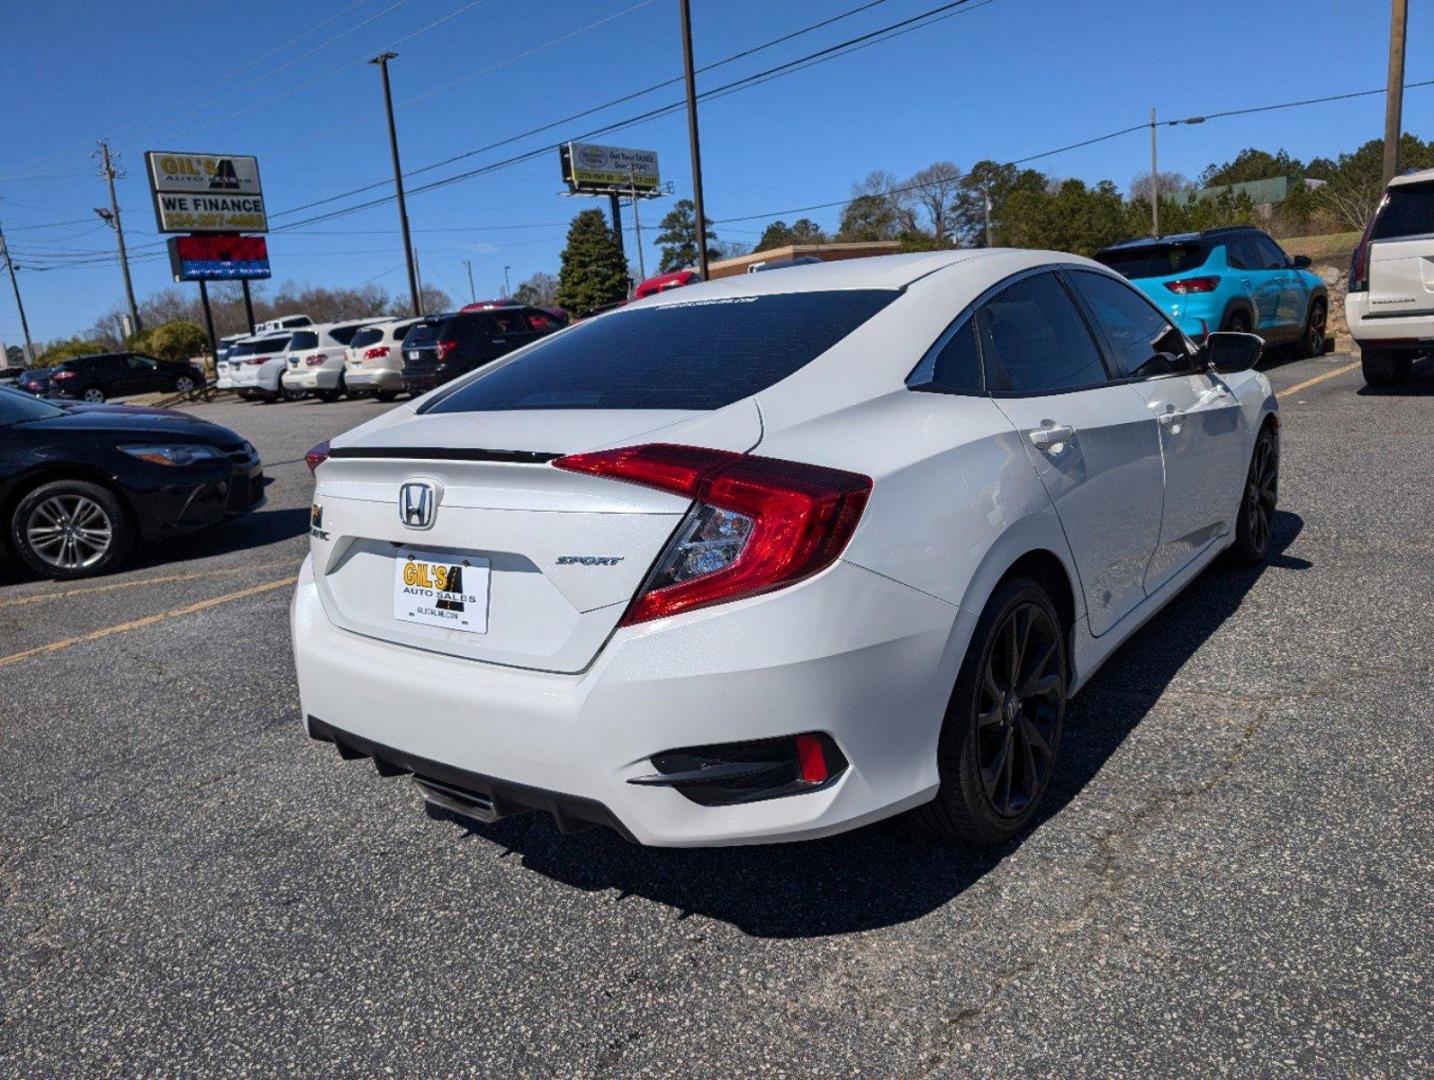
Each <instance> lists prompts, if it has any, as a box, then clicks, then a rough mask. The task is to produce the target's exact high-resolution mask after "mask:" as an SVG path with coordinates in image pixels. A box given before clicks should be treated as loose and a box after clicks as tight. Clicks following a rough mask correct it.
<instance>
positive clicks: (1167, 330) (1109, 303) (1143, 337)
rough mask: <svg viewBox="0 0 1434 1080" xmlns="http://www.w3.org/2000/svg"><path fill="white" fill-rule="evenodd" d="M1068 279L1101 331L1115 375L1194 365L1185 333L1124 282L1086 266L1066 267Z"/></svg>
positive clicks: (1168, 370)
mask: <svg viewBox="0 0 1434 1080" xmlns="http://www.w3.org/2000/svg"><path fill="white" fill-rule="evenodd" d="M1070 281H1071V284H1072V285H1074V286H1075V289H1076V291H1077V292H1078V293H1080V295H1081V296H1082V297H1083V298H1084V299H1085V302H1086V304H1087V305H1089V307H1090V309H1091V313H1092V314H1093V315H1094V316H1095V321H1096V324H1097V325H1098V326H1099V327H1100V329H1101V331H1102V332H1103V333H1104V334H1105V340H1106V342H1107V343H1108V344H1109V345H1110V350H1111V353H1112V354H1113V356H1114V359H1115V366H1116V369H1117V371H1118V372H1119V373H1120V374H1122V375H1133V376H1136V377H1138V378H1150V377H1152V376H1156V375H1169V374H1172V373H1174V372H1177V371H1189V370H1190V369H1191V368H1192V367H1193V366H1194V361H1193V359H1192V358H1191V355H1190V350H1189V348H1188V347H1187V346H1186V344H1185V335H1184V334H1182V333H1181V332H1180V331H1179V330H1177V329H1176V328H1175V327H1173V326H1171V325H1170V321H1169V320H1168V319H1166V318H1165V316H1164V315H1162V314H1161V313H1160V312H1159V311H1157V310H1156V309H1155V308H1154V307H1153V306H1152V305H1151V304H1150V302H1149V301H1148V300H1146V299H1145V297H1143V296H1141V295H1140V294H1139V293H1138V292H1136V291H1135V290H1134V289H1132V288H1131V287H1130V286H1129V285H1126V284H1125V283H1124V282H1121V281H1117V280H1115V279H1114V278H1112V277H1108V276H1106V275H1105V274H1096V273H1092V272H1091V271H1089V270H1073V271H1071V272H1070Z"/></svg>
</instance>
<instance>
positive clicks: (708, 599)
mask: <svg viewBox="0 0 1434 1080" xmlns="http://www.w3.org/2000/svg"><path fill="white" fill-rule="evenodd" d="M553 464H554V465H556V466H557V467H558V468H560V469H567V470H569V471H570V472H581V473H589V474H591V475H594V476H606V477H611V478H613V479H615V480H625V481H627V482H629V483H633V484H642V485H644V486H647V487H654V488H658V489H660V490H662V491H670V492H672V493H673V494H675V495H681V496H684V497H686V498H690V499H692V500H694V506H693V508H692V510H691V511H690V512H689V513H688V515H687V517H686V518H685V519H684V520H683V523H682V525H680V526H679V527H678V531H677V532H676V533H675V534H674V535H673V538H672V540H671V541H669V543H668V546H667V549H666V550H665V551H664V552H663V554H662V557H661V558H659V559H658V561H657V564H656V566H655V567H654V568H653V571H652V574H651V575H650V576H649V578H648V581H647V584H646V586H645V588H644V591H643V592H642V593H640V594H639V595H638V596H637V598H636V599H635V600H634V601H633V603H632V606H631V607H630V608H629V609H628V611H627V614H626V615H625V616H624V617H623V620H622V621H623V625H625V626H631V625H632V624H634V623H640V622H646V621H647V620H649V619H659V618H662V617H664V616H667V615H675V614H677V613H678V612H680V611H689V610H691V609H693V608H699V607H707V606H708V605H711V604H720V603H726V602H727V601H729V600H736V599H739V598H741V597H746V596H755V595H757V594H759V593H764V592H770V591H771V590H773V589H779V588H782V587H784V586H786V585H790V584H792V583H794V582H796V581H800V580H801V579H802V578H805V577H810V576H811V575H812V574H815V573H817V572H818V571H820V570H823V569H825V568H826V567H827V566H829V565H831V563H832V562H834V561H835V560H836V558H837V557H838V556H839V555H840V554H841V552H842V550H843V549H844V548H845V547H846V545H847V541H849V540H850V539H851V535H852V533H853V532H854V531H855V530H856V526H857V523H858V522H859V521H860V520H861V514H862V511H863V510H864V509H865V507H866V501H867V497H868V496H869V495H870V494H871V488H872V480H871V477H869V476H862V475H861V474H859V473H851V472H844V471H842V470H839V469H828V468H825V467H823V466H819V465H804V464H801V463H799V462H795V461H782V460H780V459H777V458H766V457H755V456H752V455H747V454H735V453H732V452H731V451H727V450H709V449H705V448H702V447H695V446H673V445H671V444H666V443H654V444H652V445H649V446H630V447H625V448H623V449H620V450H602V451H598V452H597V453H592V454H573V455H569V456H568V457H563V458H559V459H558V460H557V461H555V462H553Z"/></svg>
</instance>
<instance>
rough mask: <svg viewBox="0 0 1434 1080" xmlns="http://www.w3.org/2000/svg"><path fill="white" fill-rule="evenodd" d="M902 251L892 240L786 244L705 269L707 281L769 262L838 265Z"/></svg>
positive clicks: (718, 263)
mask: <svg viewBox="0 0 1434 1080" xmlns="http://www.w3.org/2000/svg"><path fill="white" fill-rule="evenodd" d="M900 250H901V245H900V244H899V243H897V242H896V241H895V240H874V241H870V242H864V243H856V244H788V245H786V246H785V247H779V248H769V249H767V250H766V251H754V252H752V253H751V254H750V255H738V256H737V257H736V258H733V259H722V260H720V261H718V262H714V263H710V264H709V265H708V267H707V276H708V278H709V279H712V280H716V279H717V278H724V277H732V276H733V275H734V274H747V273H751V272H752V271H753V270H756V269H759V268H761V267H762V266H763V265H765V264H768V263H791V262H798V263H800V262H813V261H816V262H837V261H839V260H841V259H865V258H867V257H868V256H871V255H894V254H896V253H897V252H898V251H900Z"/></svg>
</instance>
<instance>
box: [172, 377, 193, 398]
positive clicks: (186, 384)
mask: <svg viewBox="0 0 1434 1080" xmlns="http://www.w3.org/2000/svg"><path fill="white" fill-rule="evenodd" d="M193 389H194V379H193V378H192V377H191V376H189V375H181V376H179V377H178V378H177V379H175V380H174V392H175V393H176V394H188V393H190V392H191V391H192V390H193Z"/></svg>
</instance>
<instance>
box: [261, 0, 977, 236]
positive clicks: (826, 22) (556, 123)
mask: <svg viewBox="0 0 1434 1080" xmlns="http://www.w3.org/2000/svg"><path fill="white" fill-rule="evenodd" d="M886 2H887V0H867V2H866V3H862V4H858V5H857V6H856V7H853V8H848V9H847V10H845V11H842V12H838V13H837V14H836V15H832V16H829V17H828V18H825V19H822V20H820V21H818V22H814V23H810V24H808V25H806V26H803V27H801V28H799V29H797V30H794V31H791V32H789V33H786V34H782V35H781V36H779V37H775V38H772V39H770V40H768V41H764V42H762V43H761V44H759V45H754V46H752V47H750V48H747V49H743V50H742V51H740V52H736V53H733V54H732V55H731V56H727V57H724V58H723V59H721V60H717V61H714V62H713V63H710V64H707V65H706V66H704V67H700V68H698V69H697V74H699V75H701V74H703V73H705V72H708V71H712V70H714V69H716V68H719V67H724V66H726V65H727V64H732V63H736V62H737V61H738V60H743V59H745V58H747V57H749V56H753V55H755V54H757V53H759V52H763V51H764V50H766V49H771V48H774V47H776V46H777V45H781V44H784V43H785V42H788V41H791V40H793V39H795V38H798V37H801V36H803V35H804V34H809V33H812V32H814V31H816V30H820V29H822V28H823V27H826V26H830V25H832V24H833V23H836V22H839V21H841V20H843V19H848V18H851V17H852V16H854V15H858V14H860V13H861V12H863V11H867V10H869V9H871V8H874V7H877V6H879V5H881V4H884V3H886ZM962 2H964V0H962ZM682 78H683V77H682V76H681V75H677V76H675V77H673V78H671V79H665V80H663V81H662V82H658V83H653V84H652V85H651V86H647V87H644V88H643V89H641V90H634V91H633V92H631V93H628V94H623V95H622V96H620V97H615V98H613V99H612V100H610V101H605V102H603V103H602V104H600V105H593V106H590V107H588V108H586V109H583V110H581V111H580V112H575V113H572V114H570V115H568V116H564V117H562V118H561V119H558V120H552V121H549V122H548V123H546V124H540V125H539V126H537V127H533V128H529V129H528V130H527V131H521V132H519V133H518V134H516V135H509V136H508V137H506V138H503V139H499V140H498V141H497V142H493V143H488V144H487V145H486V146H479V147H475V148H474V149H472V150H465V151H463V152H462V153H459V154H454V155H453V156H452V157H446V158H443V159H442V160H441V161H435V162H432V163H431V164H428V165H423V166H420V167H419V168H417V169H413V170H410V171H409V172H406V173H404V176H405V178H407V177H411V176H417V175H418V174H419V173H424V172H431V171H432V170H434V169H440V168H442V167H443V166H445V165H452V164H454V163H455V162H458V161H463V160H465V159H467V158H470V157H474V156H475V155H478V154H484V153H487V152H488V151H490V150H497V149H499V148H500V147H503V146H508V145H510V144H512V143H515V142H519V141H521V140H523V139H526V138H528V137H529V136H532V135H540V134H542V133H543V132H545V131H551V130H552V129H553V128H556V127H561V126H562V125H564V124H570V123H572V122H573V121H575V120H581V119H582V118H583V117H585V116H591V115H593V114H594V113H599V112H603V111H605V110H607V109H611V108H613V107H615V106H617V105H623V104H626V103H627V102H629V101H633V100H635V99H636V98H640V97H645V96H646V95H648V94H651V93H654V92H656V91H658V90H663V89H665V88H667V87H669V86H676V85H677V84H678V83H680V82H681V81H682ZM564 141H565V142H566V141H568V140H564ZM544 149H545V150H546V149H547V148H546V147H545V148H544ZM389 183H390V181H388V180H379V181H375V182H374V183H372V184H365V185H363V186H362V187H357V188H351V189H349V190H348V191H341V192H339V193H338V194H337V195H328V196H325V197H324V198H322V199H315V200H314V201H313V202H307V203H302V204H300V205H299V206H291V207H289V208H288V209H287V210H278V211H275V212H274V213H273V214H271V215H270V217H274V218H279V217H285V216H287V215H289V214H297V213H299V212H300V211H301V210H311V209H313V208H314V207H316V206H323V205H326V204H327V203H331V202H337V201H338V200H340V199H346V198H348V197H349V196H351V195H361V194H363V193H364V192H365V191H374V190H376V189H378V188H381V187H387V186H388V184H389Z"/></svg>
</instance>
